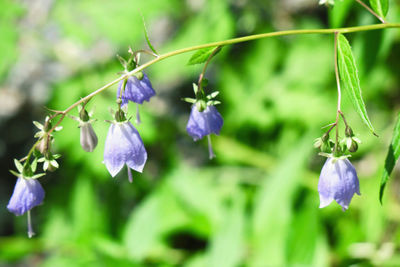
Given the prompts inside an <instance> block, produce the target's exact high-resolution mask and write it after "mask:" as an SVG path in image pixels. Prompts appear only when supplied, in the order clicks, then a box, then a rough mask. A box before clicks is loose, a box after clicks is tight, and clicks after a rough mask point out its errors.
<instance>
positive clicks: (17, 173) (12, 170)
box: [9, 170, 22, 177]
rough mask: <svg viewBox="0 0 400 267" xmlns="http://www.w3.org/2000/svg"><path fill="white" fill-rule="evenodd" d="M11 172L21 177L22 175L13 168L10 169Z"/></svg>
mask: <svg viewBox="0 0 400 267" xmlns="http://www.w3.org/2000/svg"><path fill="white" fill-rule="evenodd" d="M9 171H10V172H11V174H12V175H14V176H17V177H21V176H22V175H21V174H20V173H18V172H16V171H13V170H9Z"/></svg>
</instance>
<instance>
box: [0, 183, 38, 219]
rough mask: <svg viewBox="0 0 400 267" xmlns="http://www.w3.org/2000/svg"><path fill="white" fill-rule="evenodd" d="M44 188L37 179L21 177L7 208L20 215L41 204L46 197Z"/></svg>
mask: <svg viewBox="0 0 400 267" xmlns="http://www.w3.org/2000/svg"><path fill="white" fill-rule="evenodd" d="M44 194H45V193H44V190H43V187H42V186H41V185H40V183H39V181H38V180H37V179H25V178H22V177H19V178H18V180H17V183H16V184H15V188H14V192H13V194H12V196H11V198H10V201H9V202H8V205H7V209H8V210H9V211H11V212H12V213H14V214H15V215H17V216H19V215H22V214H24V213H25V212H27V211H29V210H31V209H33V208H34V207H35V206H37V205H40V204H41V203H42V202H43V199H44Z"/></svg>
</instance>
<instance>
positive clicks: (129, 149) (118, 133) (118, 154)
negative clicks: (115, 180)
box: [104, 121, 147, 182]
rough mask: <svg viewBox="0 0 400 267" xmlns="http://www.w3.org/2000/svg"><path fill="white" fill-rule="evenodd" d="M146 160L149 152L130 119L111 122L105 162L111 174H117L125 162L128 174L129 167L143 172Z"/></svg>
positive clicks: (105, 150)
mask: <svg viewBox="0 0 400 267" xmlns="http://www.w3.org/2000/svg"><path fill="white" fill-rule="evenodd" d="M146 160H147V152H146V149H145V148H144V145H143V141H142V139H141V138H140V135H139V132H138V131H137V130H136V129H135V127H133V125H132V124H131V123H130V122H129V121H125V122H115V123H113V124H111V126H110V129H109V130H108V134H107V139H106V144H105V147H104V164H105V165H106V167H107V170H108V171H109V172H110V174H111V176H112V177H114V176H115V175H117V173H119V172H120V170H121V169H122V168H123V167H124V165H125V164H126V165H127V167H128V174H129V171H130V169H129V168H131V169H133V170H135V171H137V172H142V170H143V167H144V165H145V163H146ZM129 177H131V176H129ZM129 180H130V182H131V178H130V179H129Z"/></svg>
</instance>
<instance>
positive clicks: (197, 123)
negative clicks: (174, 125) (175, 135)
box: [186, 105, 224, 159]
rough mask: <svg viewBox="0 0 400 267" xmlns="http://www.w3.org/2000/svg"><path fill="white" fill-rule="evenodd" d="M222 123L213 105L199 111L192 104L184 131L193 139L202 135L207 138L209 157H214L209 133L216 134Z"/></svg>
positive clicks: (200, 137)
mask: <svg viewBox="0 0 400 267" xmlns="http://www.w3.org/2000/svg"><path fill="white" fill-rule="evenodd" d="M223 124H224V120H223V119H222V116H221V114H220V113H219V112H218V110H217V109H216V107H215V106H212V105H210V106H207V107H206V108H205V109H204V110H203V111H199V110H198V107H197V105H193V106H192V111H191V113H190V117H189V121H188V123H187V126H186V131H187V132H188V133H189V135H190V136H191V137H192V138H193V140H194V141H197V140H199V139H202V138H203V137H204V136H207V138H208V148H209V157H210V159H212V158H213V157H215V155H214V152H213V151H212V146H211V138H210V134H212V133H213V134H217V135H219V132H220V131H221V127H222V125H223Z"/></svg>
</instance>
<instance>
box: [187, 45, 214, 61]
mask: <svg viewBox="0 0 400 267" xmlns="http://www.w3.org/2000/svg"><path fill="white" fill-rule="evenodd" d="M220 50H221V48H220V47H207V48H203V49H200V50H197V51H196V52H195V53H194V54H193V55H192V57H191V58H190V59H189V62H188V63H187V64H188V65H195V64H201V63H204V62H206V61H207V59H208V58H209V57H210V56H211V55H212V54H213V53H214V55H213V56H215V55H216V54H218V53H219V51H220ZM214 51H216V52H214Z"/></svg>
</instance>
